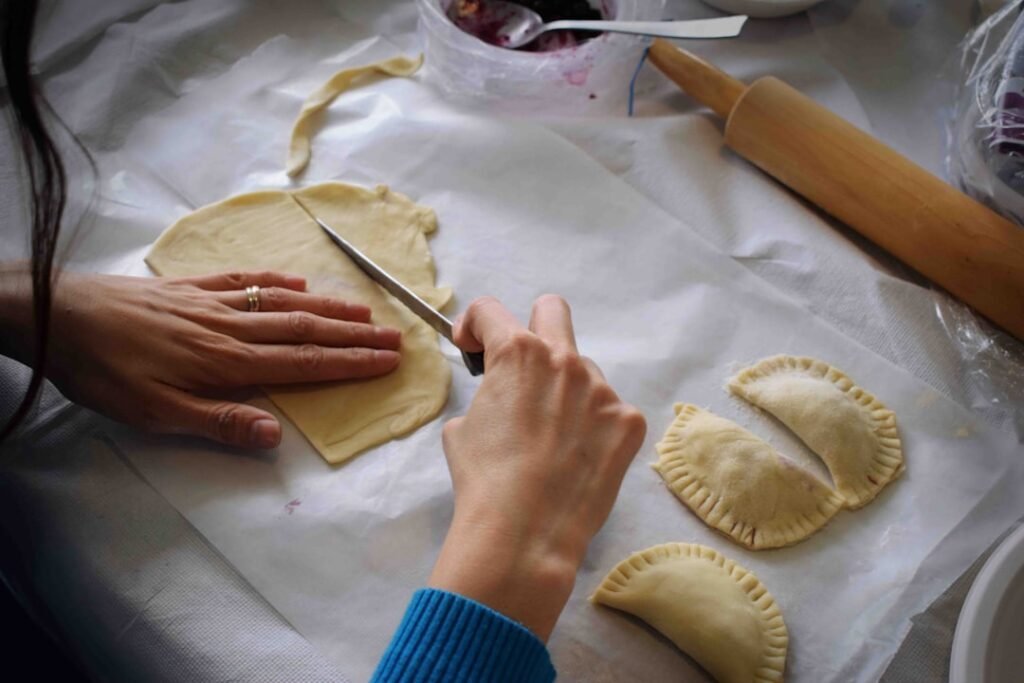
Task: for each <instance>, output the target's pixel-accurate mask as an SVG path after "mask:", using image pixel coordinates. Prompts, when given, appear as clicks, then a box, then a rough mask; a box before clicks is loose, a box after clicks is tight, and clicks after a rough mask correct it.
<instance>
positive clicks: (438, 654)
mask: <svg viewBox="0 0 1024 683" xmlns="http://www.w3.org/2000/svg"><path fill="white" fill-rule="evenodd" d="M554 679H555V669H554V667H553V666H551V657H550V656H549V655H548V651H547V648H546V647H544V643H542V642H541V641H540V639H538V638H537V636H535V635H533V634H532V633H531V632H530V631H529V630H528V629H527V628H526V627H524V626H523V625H522V624H519V623H517V622H515V621H512V620H511V619H509V618H508V617H506V616H504V615H503V614H500V613H499V612H496V611H494V610H493V609H491V608H490V607H486V606H484V605H481V604H480V603H478V602H475V601H473V600H470V599H469V598H464V597H462V596H461V595H456V594H455V593H448V592H447V591H441V590H435V589H432V588H426V589H423V590H418V591H416V593H415V594H414V595H413V597H412V601H411V602H410V603H409V607H408V609H406V611H405V617H404V618H403V619H402V623H401V624H400V625H399V626H398V630H397V631H396V632H395V635H394V637H393V638H392V639H391V645H389V646H388V649H387V651H385V653H384V656H383V657H382V658H381V660H380V664H378V665H377V671H376V672H375V673H374V674H373V680H372V683H392V682H393V681H401V682H402V683H406V682H413V683H425V682H426V681H445V682H447V681H452V682H453V683H463V682H465V683H468V682H469V681H474V682H475V681H484V682H494V683H499V682H504V681H519V682H522V683H550V681H553V680H554Z"/></svg>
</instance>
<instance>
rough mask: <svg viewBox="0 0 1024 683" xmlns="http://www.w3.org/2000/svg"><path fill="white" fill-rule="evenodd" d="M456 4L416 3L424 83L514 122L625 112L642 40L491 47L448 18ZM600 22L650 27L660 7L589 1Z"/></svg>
mask: <svg viewBox="0 0 1024 683" xmlns="http://www.w3.org/2000/svg"><path fill="white" fill-rule="evenodd" d="M454 1H455V0H417V5H418V6H419V12H420V32H421V33H422V34H423V37H424V44H425V53H426V67H425V70H424V78H425V79H426V80H427V82H429V83H431V84H433V85H434V86H435V87H438V88H440V89H441V90H442V91H443V92H444V93H445V94H446V96H448V97H450V98H452V99H455V100H458V101H459V102H461V103H463V104H467V105H470V106H476V107H480V108H483V109H488V110H491V111H494V112H500V113H513V114H519V115H530V114H535V115H542V116H545V115H594V116H598V115H607V114H610V113H615V114H621V113H624V112H625V110H626V102H627V100H628V97H629V82H630V79H631V78H632V76H633V73H634V71H635V70H636V68H637V65H638V64H639V62H640V59H641V57H642V56H643V51H644V48H645V47H646V44H647V41H646V40H645V39H644V38H642V37H637V36H625V35H612V34H608V33H605V34H602V35H600V36H598V37H596V38H593V39H591V40H588V41H586V42H584V43H582V44H580V45H577V46H575V47H571V48H565V49H561V50H555V51H553V52H523V51H519V50H508V49H506V48H501V47H497V46H494V45H489V44H487V43H485V42H483V41H482V40H480V39H478V38H476V37H474V36H472V35H469V34H468V33H465V32H464V31H462V30H461V29H460V28H458V27H456V26H455V24H453V23H452V21H451V20H450V19H449V18H448V16H447V10H448V7H449V6H450V5H451V3H452V2H454ZM591 5H592V6H594V7H595V8H597V9H600V10H601V13H602V14H603V15H604V17H605V18H606V19H617V20H623V21H656V20H659V19H661V14H662V11H663V10H664V5H665V1H664V0H603V1H598V0H591Z"/></svg>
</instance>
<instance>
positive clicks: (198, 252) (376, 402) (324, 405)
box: [146, 183, 451, 463]
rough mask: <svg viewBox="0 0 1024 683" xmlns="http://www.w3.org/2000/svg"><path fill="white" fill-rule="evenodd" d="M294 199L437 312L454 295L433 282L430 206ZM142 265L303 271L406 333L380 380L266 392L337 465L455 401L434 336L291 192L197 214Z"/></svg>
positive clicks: (396, 200) (198, 271)
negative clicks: (396, 361)
mask: <svg viewBox="0 0 1024 683" xmlns="http://www.w3.org/2000/svg"><path fill="white" fill-rule="evenodd" d="M295 195H296V196H298V197H299V198H300V200H301V201H302V203H303V204H304V205H305V206H306V207H308V208H309V210H310V211H312V212H313V214H314V215H316V216H318V217H320V218H322V219H323V220H324V221H325V222H327V223H328V224H329V225H331V226H332V227H334V228H335V229H336V230H338V231H339V232H341V234H343V235H345V236H346V237H347V238H348V239H349V240H351V241H352V242H353V243H354V244H355V245H356V246H357V247H358V248H359V249H361V250H363V251H364V252H365V253H366V254H368V255H369V256H370V257H371V258H372V259H374V261H376V262H377V263H379V264H380V265H381V267H383V268H385V269H386V270H387V271H388V272H390V273H392V274H394V275H395V276H396V277H398V278H399V279H401V280H402V282H403V283H405V284H407V285H408V286H409V287H411V288H412V289H413V290H414V291H416V293H417V294H419V295H420V296H421V297H423V298H424V299H426V300H427V301H428V302H430V303H431V304H432V305H434V306H436V307H438V308H440V307H441V306H443V305H444V304H445V303H446V302H447V301H448V299H449V298H450V297H451V290H449V289H447V288H438V287H435V286H434V263H433V260H432V259H431V257H430V250H429V248H428V247H427V240H426V235H427V234H429V233H430V232H432V231H433V230H434V229H435V228H436V226H437V221H436V219H435V217H434V213H433V211H431V210H430V209H428V208H425V207H422V206H417V205H416V204H414V203H413V202H411V201H410V200H409V199H408V198H407V197H404V196H403V195H400V194H397V193H394V192H390V191H389V190H388V188H386V187H384V186H380V187H377V188H376V189H374V190H367V189H364V188H361V187H355V186H352V185H345V184H342V183H325V184H323V185H314V186H312V187H309V188H306V189H303V190H300V191H297V192H295ZM146 263H148V264H149V266H150V268H152V269H153V271H154V272H156V273H157V274H158V275H170V276H189V275H204V274H207V273H215V272H218V271H222V270H278V271H283V272H286V273H294V274H297V275H304V276H305V277H306V279H307V282H308V287H309V291H310V292H312V293H317V294H325V295H330V296H333V297H337V298H340V299H344V300H347V301H351V302H355V303H361V304H365V305H367V306H369V307H370V308H371V309H372V310H373V322H374V323H375V324H377V325H383V326H389V327H395V328H398V329H399V330H401V332H402V347H401V353H402V362H401V364H400V365H399V366H398V368H397V369H396V370H395V371H394V372H391V373H390V374H387V375H384V376H383V377H377V378H373V379H360V380H348V381H341V382H328V383H320V384H303V385H291V386H273V387H265V388H264V389H265V391H266V392H267V395H268V396H269V397H270V400H272V401H273V402H274V403H275V404H276V405H277V406H278V407H279V408H280V409H281V410H282V411H284V413H285V414H286V415H287V416H288V417H289V419H291V420H292V422H294V423H295V426H296V427H298V428H299V429H300V430H301V431H302V433H303V434H305V436H306V438H307V439H309V441H310V442H311V443H312V444H313V446H314V447H315V448H316V449H317V450H318V451H319V452H320V454H321V455H322V456H323V457H324V459H325V460H327V461H328V462H330V463H338V462H342V461H344V460H347V459H348V458H350V457H352V456H354V455H356V454H357V453H359V452H361V451H363V450H365V449H367V448H370V447H372V446H376V445H378V444H381V443H384V442H386V441H389V440H390V439H393V438H396V437H399V436H402V435H403V434H407V433H408V432H411V431H412V430H414V429H415V428H416V427H418V426H420V425H422V424H424V423H426V422H428V421H429V420H432V419H433V418H434V417H435V416H436V415H437V414H438V413H439V412H440V411H441V408H443V407H444V404H445V401H446V400H447V399H448V385H449V379H450V370H449V368H448V363H447V362H446V361H445V359H444V357H443V356H442V355H441V351H440V349H439V347H438V341H437V333H436V332H434V331H433V330H432V329H431V328H430V327H429V326H428V325H427V324H426V323H424V322H423V321H422V320H420V319H419V318H417V317H416V316H415V315H413V314H412V313H410V312H409V311H408V310H407V309H406V308H405V307H404V306H402V305H401V304H400V303H398V302H397V301H395V300H394V299H393V298H392V297H391V295H389V294H387V293H386V292H385V291H384V290H383V289H382V288H381V287H379V286H378V285H377V284H376V283H374V282H373V281H372V280H370V279H369V278H368V277H367V276H366V275H365V274H363V272H362V271H361V270H359V268H358V267H357V266H356V265H355V263H353V262H352V261H351V260H350V259H349V258H348V257H347V256H346V255H345V254H344V253H342V252H341V251H340V250H339V249H338V248H337V247H336V246H335V245H334V244H333V243H332V242H331V241H330V239H328V237H327V236H326V235H325V234H324V233H323V231H322V230H320V228H319V227H318V226H317V225H316V223H314V222H313V220H312V219H311V218H310V217H309V215H308V214H306V213H305V211H303V210H302V208H301V207H299V205H298V204H297V203H296V202H295V200H294V199H293V198H292V194H291V193H289V192H281V191H267V192H253V193H251V194H243V195H238V196H235V197H231V198H230V199H226V200H224V201H222V202H218V203H216V204H211V205H210V206H206V207H203V208H201V209H198V210H197V211H195V212H193V213H191V214H189V215H187V216H185V217H183V218H182V219H181V220H179V221H178V222H177V223H175V224H174V225H172V226H171V227H170V228H168V229H167V230H166V231H165V232H164V234H163V235H161V236H160V238H159V239H158V240H157V241H156V244H154V245H153V248H152V250H150V252H149V255H148V256H146ZM245 315H263V314H262V313H246V314H245Z"/></svg>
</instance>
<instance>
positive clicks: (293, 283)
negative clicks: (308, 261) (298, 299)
mask: <svg viewBox="0 0 1024 683" xmlns="http://www.w3.org/2000/svg"><path fill="white" fill-rule="evenodd" d="M284 282H285V286H287V287H288V289H299V290H305V289H306V278H304V277H298V276H297V275H289V276H288V277H286V278H285V281H284Z"/></svg>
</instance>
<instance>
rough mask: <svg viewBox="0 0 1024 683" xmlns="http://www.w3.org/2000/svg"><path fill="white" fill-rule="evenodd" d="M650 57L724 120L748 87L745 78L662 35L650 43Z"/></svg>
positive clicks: (688, 92) (657, 65) (684, 88)
mask: <svg viewBox="0 0 1024 683" xmlns="http://www.w3.org/2000/svg"><path fill="white" fill-rule="evenodd" d="M648 59H650V60H651V63H653V64H654V66H656V67H658V69H660V70H661V71H662V72H663V73H664V74H665V75H666V76H668V77H669V78H671V79H672V80H673V81H675V82H676V84H677V85H678V86H679V87H680V88H682V89H683V92H685V93H686V94H687V95H689V96H690V97H692V98H693V99H695V100H697V101H698V102H700V103H701V104H703V105H705V106H707V107H710V108H711V110H712V111H714V112H715V113H716V114H718V115H719V116H721V117H722V118H724V119H727V118H729V114H730V113H732V109H733V107H734V106H736V102H738V101H739V99H740V97H741V96H742V95H743V93H744V91H746V89H747V86H746V84H744V83H743V81H740V80H738V79H736V78H733V77H732V76H730V75H729V74H727V73H725V72H724V71H722V70H721V69H719V68H718V67H715V66H712V65H711V64H708V63H707V62H705V61H704V60H703V59H701V58H700V57H698V56H697V55H695V54H692V53H690V52H687V51H686V50H682V49H680V48H678V47H676V46H675V45H673V44H672V43H670V42H668V41H667V40H664V39H661V38H659V39H657V40H655V41H654V42H653V43H651V50H650V52H649V53H648Z"/></svg>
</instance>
